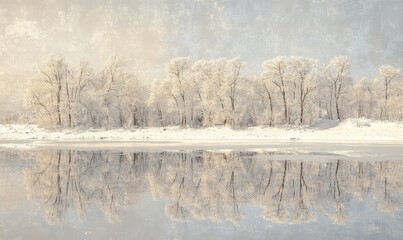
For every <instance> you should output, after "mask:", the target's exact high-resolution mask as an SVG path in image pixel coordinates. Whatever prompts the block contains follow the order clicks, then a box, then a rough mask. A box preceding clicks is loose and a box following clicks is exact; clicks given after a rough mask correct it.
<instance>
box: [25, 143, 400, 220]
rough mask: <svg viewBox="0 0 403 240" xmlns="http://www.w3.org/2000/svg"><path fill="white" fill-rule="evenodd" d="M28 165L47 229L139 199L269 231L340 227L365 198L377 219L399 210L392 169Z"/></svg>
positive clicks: (217, 155)
mask: <svg viewBox="0 0 403 240" xmlns="http://www.w3.org/2000/svg"><path fill="white" fill-rule="evenodd" d="M24 156H27V157H29V156H32V155H31V154H26V155H24ZM34 158H35V164H34V165H33V166H32V167H31V168H29V169H26V170H25V172H24V176H25V182H26V188H27V193H28V196H29V197H30V198H31V199H33V200H34V201H35V202H36V203H37V204H38V206H39V207H40V208H41V209H43V211H44V213H45V216H46V219H47V220H48V222H49V223H53V224H61V223H62V222H63V218H64V215H65V213H66V212H67V211H69V210H75V211H76V212H77V215H78V216H80V217H81V218H84V217H85V216H86V213H87V211H88V209H89V208H90V207H94V206H99V207H100V208H101V209H102V211H103V212H104V214H105V216H106V217H107V218H108V219H109V221H111V222H114V221H117V220H119V217H120V216H121V215H122V213H123V211H124V210H126V209H128V208H132V207H134V206H135V205H136V202H137V201H138V200H139V199H140V198H142V197H143V196H145V194H146V193H147V192H149V193H151V195H152V196H153V198H154V199H164V200H166V201H167V204H166V209H165V210H166V211H165V212H166V214H167V215H168V216H169V217H170V218H171V219H172V220H177V221H187V220H192V219H200V220H201V219H203V220H210V221H218V222H220V221H231V222H238V221H239V220H241V219H242V218H243V217H244V215H243V213H242V206H244V205H252V206H256V207H259V208H260V209H262V217H263V218H264V219H266V220H268V221H271V222H274V223H287V224H298V223H307V222H312V221H316V219H317V218H318V217H319V216H328V218H329V220H330V221H331V222H333V223H334V224H344V223H345V222H346V221H347V220H348V205H349V202H350V201H351V199H353V198H356V199H359V200H362V201H364V200H365V199H369V198H371V199H372V200H373V201H371V202H373V203H374V204H376V206H373V207H374V209H378V210H379V211H383V212H393V211H396V210H398V209H399V207H401V203H402V193H401V192H402V191H401V190H402V187H403V184H402V183H403V162H400V161H395V162H392V161H378V162H365V161H356V160H348V161H345V160H329V161H328V160H326V161H297V160H293V161H287V160H282V161H280V160H271V159H270V158H271V157H270V154H269V153H259V154H257V153H253V152H210V151H194V152H160V153H155V152H154V153H145V152H111V151H93V152H91V151H69V150H46V151H38V152H36V155H35V156H34Z"/></svg>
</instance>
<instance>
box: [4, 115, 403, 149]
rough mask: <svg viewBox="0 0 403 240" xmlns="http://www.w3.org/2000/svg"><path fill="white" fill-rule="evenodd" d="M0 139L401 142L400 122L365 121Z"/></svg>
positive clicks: (24, 134) (24, 128) (11, 128)
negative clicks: (301, 125)
mask: <svg viewBox="0 0 403 240" xmlns="http://www.w3.org/2000/svg"><path fill="white" fill-rule="evenodd" d="M0 140H2V141H3V142H4V141H13V140H34V141H35V140H36V141H38V140H40V141H57V142H74V141H80V142H87V141H91V142H93V141H97V142H99V141H138V142H155V141H160V142H182V143H214V142H217V143H231V142H238V143H246V142H247V143H258V142H293V141H303V142H351V141H353V142H385V141H392V142H403V123H397V122H381V121H372V120H368V119H347V120H345V121H343V122H341V123H339V122H338V121H337V120H319V121H318V122H316V123H315V124H313V125H312V126H310V127H308V126H305V127H293V126H290V127H251V128H244V129H235V130H234V129H231V128H226V127H212V128H199V129H194V128H180V127H166V128H162V127H160V128H142V129H133V130H124V129H113V130H108V131H106V130H99V129H90V130H86V131H83V130H60V131H48V130H44V129H41V128H38V127H37V126H35V125H0Z"/></svg>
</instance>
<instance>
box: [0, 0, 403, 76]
mask: <svg viewBox="0 0 403 240" xmlns="http://www.w3.org/2000/svg"><path fill="white" fill-rule="evenodd" d="M52 54H53V55H64V56H65V57H66V58H67V60H68V61H71V62H75V61H76V60H78V59H80V58H82V57H83V58H86V59H88V60H89V61H90V62H91V64H92V65H94V66H101V65H103V64H104V63H105V62H107V61H108V60H109V59H110V58H111V57H112V56H114V55H116V56H120V57H123V58H124V59H125V60H126V61H127V63H128V65H129V68H130V69H131V70H133V71H139V72H142V73H143V74H144V75H145V76H147V77H146V79H147V81H150V80H152V79H155V78H159V77H163V76H164V72H165V65H166V63H167V62H168V61H169V59H170V58H172V57H178V56H190V57H191V58H192V59H193V60H197V59H201V58H216V57H236V56H240V57H241V58H242V59H243V60H245V61H247V62H248V66H247V70H246V71H247V72H248V73H257V72H259V71H260V70H261V64H262V62H263V61H264V60H266V59H269V58H272V57H274V56H277V55H301V56H307V57H314V58H318V59H319V60H320V61H321V62H323V63H327V62H328V61H329V60H330V58H331V57H333V56H334V55H338V54H343V55H347V56H348V57H349V58H350V60H351V63H352V65H351V72H352V76H353V77H355V78H360V77H362V76H365V75H368V76H369V77H373V76H374V74H375V73H376V70H377V67H378V66H379V65H380V64H384V63H386V64H392V65H394V66H396V67H399V68H403V1H401V0H361V1H359V0H272V1H270V0H239V1H229V0H228V1H227V0H216V1H214V0H194V1H190V0H181V1H174V0H170V1H168V0H167V1H162V0H117V1H112V0H88V1H83V0H72V1H66V0H25V1H23V0H19V1H18V0H1V1H0V74H1V75H0V76H3V78H5V77H4V76H7V78H8V79H10V78H11V79H12V78H14V77H15V76H21V75H25V76H30V75H32V73H34V72H36V71H37V69H38V68H39V66H41V65H43V64H44V63H45V62H46V61H47V60H48V58H49V56H50V55H52ZM15 78H16V79H23V78H20V77H15Z"/></svg>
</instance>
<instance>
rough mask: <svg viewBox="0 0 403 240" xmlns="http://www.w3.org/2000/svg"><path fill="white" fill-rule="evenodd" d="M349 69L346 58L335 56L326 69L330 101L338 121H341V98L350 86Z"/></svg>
mask: <svg viewBox="0 0 403 240" xmlns="http://www.w3.org/2000/svg"><path fill="white" fill-rule="evenodd" d="M349 67H350V62H349V60H348V58H347V57H346V56H335V57H334V58H333V59H332V60H331V61H330V63H329V65H328V67H327V73H328V77H329V80H330V82H329V89H330V93H331V99H330V101H333V102H334V106H335V109H336V118H337V119H339V120H341V111H340V107H341V106H340V102H341V97H342V96H343V95H344V94H346V93H347V89H348V86H349V85H350V84H351V79H350V77H349Z"/></svg>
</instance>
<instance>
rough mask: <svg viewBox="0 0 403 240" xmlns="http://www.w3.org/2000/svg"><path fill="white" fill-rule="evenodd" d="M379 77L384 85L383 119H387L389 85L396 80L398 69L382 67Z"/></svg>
mask: <svg viewBox="0 0 403 240" xmlns="http://www.w3.org/2000/svg"><path fill="white" fill-rule="evenodd" d="M379 75H380V76H379V77H380V79H381V81H382V82H383V84H384V100H385V103H384V104H385V106H384V114H383V115H384V119H389V109H388V98H389V97H390V96H389V95H390V91H389V88H390V85H391V84H392V81H394V80H396V79H397V77H398V76H399V75H400V69H398V68H395V67H392V66H390V65H382V66H380V67H379Z"/></svg>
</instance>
